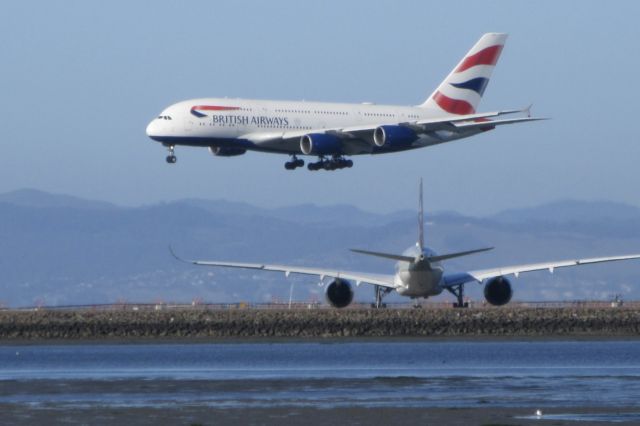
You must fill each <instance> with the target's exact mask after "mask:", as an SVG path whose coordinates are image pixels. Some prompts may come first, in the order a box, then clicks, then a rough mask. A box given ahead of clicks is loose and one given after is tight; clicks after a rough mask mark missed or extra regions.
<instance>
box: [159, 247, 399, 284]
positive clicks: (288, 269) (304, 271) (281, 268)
mask: <svg viewBox="0 0 640 426" xmlns="http://www.w3.org/2000/svg"><path fill="white" fill-rule="evenodd" d="M169 250H170V251H171V254H172V255H173V257H175V258H176V259H178V260H179V261H181V262H186V263H191V264H193V265H201V266H218V267H225V268H241V269H258V270H261V271H277V272H284V273H285V275H286V276H289V274H301V275H316V276H319V277H320V279H321V280H322V279H324V277H333V278H341V279H345V280H351V281H355V282H356V285H360V283H366V284H374V285H379V286H382V287H387V288H396V285H395V284H394V276H393V275H383V274H369V273H366V272H350V271H338V270H335V269H324V268H307V267H304V266H287V265H268V264H264V263H241V262H219V261H209V260H186V259H182V258H180V257H178V256H177V255H176V254H175V253H174V251H173V249H172V248H171V247H170V248H169Z"/></svg>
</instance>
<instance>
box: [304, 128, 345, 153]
mask: <svg viewBox="0 0 640 426" xmlns="http://www.w3.org/2000/svg"><path fill="white" fill-rule="evenodd" d="M341 149H342V141H341V140H340V138H339V137H337V136H334V135H328V134H326V133H309V134H308V135H304V136H303V137H301V138H300V151H302V153H303V154H305V155H327V154H341Z"/></svg>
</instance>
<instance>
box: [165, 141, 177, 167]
mask: <svg viewBox="0 0 640 426" xmlns="http://www.w3.org/2000/svg"><path fill="white" fill-rule="evenodd" d="M167 149H168V150H169V155H167V158H166V160H167V163H169V164H174V163H175V162H176V161H178V159H177V158H176V154H175V146H173V145H169V146H168V147H167Z"/></svg>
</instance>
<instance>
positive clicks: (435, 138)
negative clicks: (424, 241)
mask: <svg viewBox="0 0 640 426" xmlns="http://www.w3.org/2000/svg"><path fill="white" fill-rule="evenodd" d="M506 38H507V35H506V34H497V33H489V34H485V35H483V36H482V37H481V38H480V40H478V42H477V43H476V44H475V45H474V46H473V47H472V48H471V50H470V51H469V52H468V53H467V54H466V55H465V56H464V57H463V58H462V60H461V61H460V63H458V64H457V65H456V66H455V68H454V69H453V70H452V71H451V73H449V75H448V76H447V78H445V80H444V81H443V82H442V83H441V84H440V85H439V86H438V88H437V89H436V90H435V91H434V92H433V93H432V94H431V95H430V96H429V97H428V99H427V100H426V101H425V102H424V103H422V104H421V105H417V106H394V105H374V104H370V103H364V104H344V103H326V102H305V101H302V102H295V101H268V100H248V99H228V98H204V99H191V100H187V101H182V102H178V103H176V104H173V105H171V106H169V107H168V108H166V109H165V110H164V111H162V112H161V113H160V114H159V115H158V117H157V118H155V119H154V120H153V121H151V123H149V125H148V126H147V135H148V136H149V137H150V138H151V139H153V140H155V141H157V142H160V143H162V144H163V145H164V146H166V147H167V148H168V149H169V155H168V156H167V162H169V163H175V162H176V156H175V152H174V150H175V147H176V146H177V145H186V146H200V147H207V148H209V151H210V152H211V153H212V154H213V155H216V156H223V157H230V156H236V155H241V154H244V153H246V152H247V151H259V152H271V153H280V154H287V155H289V156H291V159H290V160H289V161H287V162H286V163H285V168H286V169H288V170H293V169H296V168H298V167H301V166H303V165H304V161H303V160H302V159H301V158H298V156H303V155H304V156H312V157H316V158H317V159H318V160H317V161H316V162H310V163H309V164H308V166H307V167H308V169H309V170H320V169H323V170H336V169H342V168H345V167H351V166H352V165H353V162H352V161H351V160H350V159H347V158H346V157H348V156H352V155H361V154H385V153H390V152H398V151H406V150H410V149H416V148H423V147H426V146H431V145H436V144H440V143H445V142H450V141H453V140H456V139H461V138H466V137H469V136H473V135H476V134H478V133H481V132H485V131H488V130H492V129H494V128H495V127H496V126H499V125H503V124H513V123H522V122H526V121H534V120H540V119H539V118H533V117H530V116H529V114H528V113H529V111H528V109H525V110H503V111H494V112H485V113H478V112H477V109H478V105H479V103H480V100H481V99H482V95H483V94H484V91H485V89H486V87H487V84H488V83H489V79H490V78H491V73H492V72H493V69H494V68H495V66H496V63H497V62H498V59H499V57H500V54H501V53H502V50H503V47H504V43H505V41H506ZM517 113H520V114H521V115H524V116H519V117H518V116H516V117H512V118H502V116H504V115H508V114H517Z"/></svg>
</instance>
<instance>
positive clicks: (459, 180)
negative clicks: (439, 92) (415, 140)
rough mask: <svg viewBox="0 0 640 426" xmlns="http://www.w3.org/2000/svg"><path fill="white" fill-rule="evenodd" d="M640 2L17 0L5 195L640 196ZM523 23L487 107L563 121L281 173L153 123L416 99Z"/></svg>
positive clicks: (465, 207)
mask: <svg viewBox="0 0 640 426" xmlns="http://www.w3.org/2000/svg"><path fill="white" fill-rule="evenodd" d="M638 16H640V3H638V2H617V3H606V2H602V1H598V2H590V1H579V2H578V1H574V2H571V1H566V2H556V1H536V2H515V1H504V2H496V1H488V2H487V1H485V2H476V1H468V2H456V1H442V2H425V1H397V0H396V1H388V2H387V1H381V2H377V3H373V2H370V1H349V2H345V1H324V2H301V1H270V2H261V1H230V2H229V1H227V2H213V1H211V2H196V3H185V2H175V1H171V2H169V1H153V2H151V1H136V2H98V1H76V2H73V1H64V2H44V1H43V2H34V1H21V2H12V3H8V4H5V5H3V13H2V16H0V39H1V40H2V41H1V42H0V57H1V58H2V70H1V71H0V93H1V94H2V95H1V100H0V113H1V114H0V117H2V118H1V119H0V124H1V125H2V128H3V130H2V137H1V138H0V140H1V141H2V142H1V144H2V149H3V151H2V153H3V155H2V156H0V192H6V191H10V190H14V189H19V188H26V187H29V188H36V189H42V190H46V191H51V192H57V193H66V194H72V195H77V196H81V197H89V198H95V199H101V200H108V201H112V202H116V203H119V204H125V205H140V204H148V203H154V202H157V201H163V200H173V199H177V198H183V197H199V198H208V199H217V198H225V199H229V200H234V201H246V202H250V203H253V204H257V205H260V206H267V207H270V206H282V205H292V204H298V203H306V202H315V203H318V204H323V205H325V204H335V203H349V204H353V205H356V206H359V207H361V208H363V209H366V210H371V211H379V212H386V211H392V210H397V209H401V208H414V205H415V203H416V189H417V181H418V178H419V177H420V176H422V177H423V178H424V180H425V199H426V204H427V209H428V210H444V209H453V210H458V211H460V212H463V213H467V214H489V213H491V212H495V211H498V210H501V209H505V208H513V207H521V206H528V205H535V204H539V203H543V202H547V201H550V200H556V199H560V198H578V199H587V200H614V201H621V202H626V203H629V204H633V205H640V196H639V195H638V194H639V193H638V190H637V185H638V183H639V181H640V179H639V178H638V176H639V172H638V159H639V158H640V143H639V142H640V138H639V137H638V128H637V126H635V123H636V121H637V110H638V108H637V106H638V99H640V86H639V84H638V78H637V75H638V70H639V69H640V66H639V65H640V64H639V61H640V48H639V47H638V40H640V26H638V25H637V22H636V21H637V17H638ZM493 31H500V32H508V33H509V34H510V38H509V40H508V41H507V46H506V48H505V50H504V51H503V55H502V58H501V59H500V62H499V64H498V67H497V68H496V70H495V72H494V74H493V78H492V81H491V83H490V85H489V87H488V88H487V91H486V92H485V96H484V99H483V102H482V104H481V106H480V110H485V111H488V110H496V109H505V108H513V107H524V106H526V105H528V104H529V103H533V104H534V107H533V112H534V114H537V115H541V116H548V117H552V118H553V119H552V120H550V121H546V122H541V123H531V124H521V125H515V126H505V127H503V128H500V129H497V130H496V131H493V132H488V133H486V134H483V135H480V136H477V137H474V138H470V139H466V140H462V141H458V142H453V143H450V144H445V145H441V146H438V147H434V148H427V149H422V150H416V151H411V152H407V153H401V154H392V155H387V156H377V157H362V156H361V157H356V158H354V160H355V166H354V168H352V169H350V170H343V171H338V172H333V173H327V172H315V173H310V172H307V171H306V170H297V171H295V172H288V171H285V170H284V168H283V166H282V165H283V163H284V161H285V160H286V157H284V156H278V155H264V154H257V153H249V154H247V155H245V156H241V157H233V158H214V157H212V156H211V155H209V153H208V152H207V151H206V150H205V149H196V148H179V149H178V150H177V154H178V158H179V161H178V163H177V164H176V165H173V166H170V165H167V164H166V163H165V162H164V157H165V155H166V154H165V151H164V149H163V148H162V147H161V146H160V145H159V144H157V143H155V142H153V141H151V140H149V139H147V138H146V136H145V133H144V129H145V127H146V124H147V122H148V121H149V120H151V119H152V118H153V117H154V116H156V115H157V113H158V112H160V111H161V110H162V109H163V108H164V107H165V106H167V105H169V104H171V103H173V102H176V101H179V100H183V99H188V98H193V97H206V96H212V97H213V96H229V97H243V98H264V99H306V100H322V101H336V102H363V101H372V102H376V103H392V104H402V105H413V104H418V103H421V102H422V101H423V100H424V98H425V97H426V96H427V95H428V94H429V93H431V91H432V90H433V89H434V88H435V87H436V86H437V84H438V83H439V82H440V81H441V80H442V79H443V78H444V76H445V75H446V74H447V73H448V72H449V70H450V69H451V68H452V67H453V66H454V65H455V64H456V62H457V61H458V60H459V59H460V58H461V56H462V55H463V54H464V53H465V52H466V51H467V50H468V49H469V48H470V47H471V46H472V45H473V43H474V42H475V41H476V40H477V39H478V37H479V36H480V35H481V34H482V33H484V32H493Z"/></svg>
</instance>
